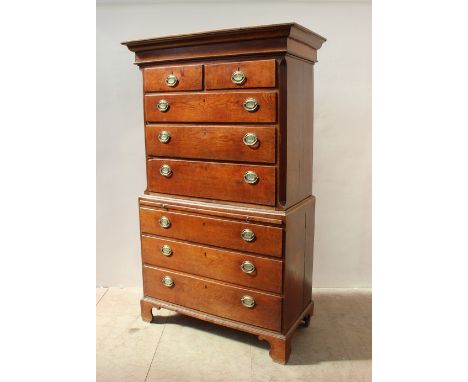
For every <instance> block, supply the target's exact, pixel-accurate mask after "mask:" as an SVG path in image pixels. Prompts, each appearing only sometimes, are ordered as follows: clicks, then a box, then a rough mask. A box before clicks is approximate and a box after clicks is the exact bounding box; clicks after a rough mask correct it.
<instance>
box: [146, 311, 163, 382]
mask: <svg viewBox="0 0 468 382" xmlns="http://www.w3.org/2000/svg"><path fill="white" fill-rule="evenodd" d="M166 323H167V317H166V318H164V326H163V330H162V332H161V335H160V336H159V339H158V343H157V344H156V348H155V349H154V353H153V358H151V363H150V365H149V367H148V371H147V372H146V376H145V380H144V381H143V382H146V380H147V379H148V375H149V372H150V370H151V367H152V366H153V362H154V358H155V357H156V351H157V350H158V347H159V343H160V342H161V338H162V336H163V334H164V330H165V329H166Z"/></svg>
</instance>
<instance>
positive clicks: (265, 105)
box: [145, 91, 276, 123]
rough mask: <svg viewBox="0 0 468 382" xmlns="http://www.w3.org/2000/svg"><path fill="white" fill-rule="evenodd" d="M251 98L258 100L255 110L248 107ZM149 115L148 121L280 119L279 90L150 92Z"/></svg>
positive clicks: (146, 99) (147, 96)
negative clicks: (246, 106)
mask: <svg viewBox="0 0 468 382" xmlns="http://www.w3.org/2000/svg"><path fill="white" fill-rule="evenodd" d="M248 99H254V100H256V102H257V104H258V108H257V109H256V110H255V111H247V110H246V109H245V107H244V102H245V101H246V100H248ZM164 101H165V104H164ZM158 105H159V106H160V108H161V109H162V110H165V111H161V110H159V109H158ZM250 105H252V104H250ZM163 106H165V107H163ZM145 118H146V121H147V122H251V123H255V122H276V92H275V91H263V92H209V93H192V94H147V95H145Z"/></svg>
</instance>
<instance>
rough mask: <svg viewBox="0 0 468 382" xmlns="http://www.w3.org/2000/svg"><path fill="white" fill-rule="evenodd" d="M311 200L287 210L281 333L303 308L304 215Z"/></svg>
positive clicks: (305, 230) (305, 233)
mask: <svg viewBox="0 0 468 382" xmlns="http://www.w3.org/2000/svg"><path fill="white" fill-rule="evenodd" d="M311 203H312V201H309V202H307V203H305V204H302V205H301V206H299V207H297V208H294V209H293V210H292V211H290V212H287V215H286V229H285V231H286V232H285V236H286V240H285V251H284V287H283V290H284V304H283V333H285V332H287V330H288V329H289V328H290V327H291V326H292V325H293V324H294V322H295V321H296V320H297V318H298V317H299V315H300V314H301V313H302V311H303V309H304V298H305V297H304V284H305V281H304V275H305V272H306V269H305V266H306V260H307V259H306V251H307V249H306V246H307V227H306V215H307V213H308V211H310V208H311Z"/></svg>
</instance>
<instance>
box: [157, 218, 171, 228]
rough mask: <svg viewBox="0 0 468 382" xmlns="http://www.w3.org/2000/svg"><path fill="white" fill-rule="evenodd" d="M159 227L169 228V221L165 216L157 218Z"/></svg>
mask: <svg viewBox="0 0 468 382" xmlns="http://www.w3.org/2000/svg"><path fill="white" fill-rule="evenodd" d="M159 225H160V226H161V227H162V228H169V227H170V226H171V221H170V220H169V218H168V217H166V216H161V217H160V218H159Z"/></svg>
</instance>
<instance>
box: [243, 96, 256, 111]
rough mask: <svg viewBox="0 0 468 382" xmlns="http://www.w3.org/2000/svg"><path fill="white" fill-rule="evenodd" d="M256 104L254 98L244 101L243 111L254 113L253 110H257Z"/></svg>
mask: <svg viewBox="0 0 468 382" xmlns="http://www.w3.org/2000/svg"><path fill="white" fill-rule="evenodd" d="M258 106H259V105H258V102H257V100H256V99H255V98H247V99H246V100H245V101H244V109H245V110H247V111H249V112H254V111H255V110H257V109H258Z"/></svg>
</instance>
